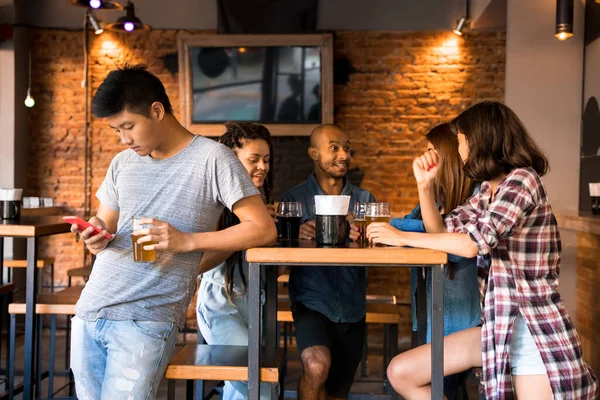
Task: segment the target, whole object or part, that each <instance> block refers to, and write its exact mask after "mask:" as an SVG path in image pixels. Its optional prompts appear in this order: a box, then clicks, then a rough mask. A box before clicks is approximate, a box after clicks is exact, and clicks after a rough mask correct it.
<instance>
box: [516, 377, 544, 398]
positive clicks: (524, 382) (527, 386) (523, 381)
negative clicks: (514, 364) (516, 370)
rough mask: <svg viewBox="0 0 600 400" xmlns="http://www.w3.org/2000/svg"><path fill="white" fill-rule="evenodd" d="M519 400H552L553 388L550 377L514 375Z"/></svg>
mask: <svg viewBox="0 0 600 400" xmlns="http://www.w3.org/2000/svg"><path fill="white" fill-rule="evenodd" d="M512 379H513V386H514V388H515V392H516V393H517V399H539V400H552V399H553V398H554V397H553V395H552V387H551V386H550V380H548V375H513V376H512Z"/></svg>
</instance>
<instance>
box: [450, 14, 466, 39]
mask: <svg viewBox="0 0 600 400" xmlns="http://www.w3.org/2000/svg"><path fill="white" fill-rule="evenodd" d="M466 23H467V18H466V17H462V18H461V19H459V20H458V23H457V24H456V28H454V30H453V31H452V32H454V34H455V35H458V36H462V30H463V28H464V27H465V24H466Z"/></svg>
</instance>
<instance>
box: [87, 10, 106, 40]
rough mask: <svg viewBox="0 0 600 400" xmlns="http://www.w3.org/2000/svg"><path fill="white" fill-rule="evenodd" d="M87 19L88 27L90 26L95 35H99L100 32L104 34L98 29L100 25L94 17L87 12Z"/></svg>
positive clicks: (100, 28) (102, 30)
mask: <svg viewBox="0 0 600 400" xmlns="http://www.w3.org/2000/svg"><path fill="white" fill-rule="evenodd" d="M87 17H88V21H90V25H92V28H93V29H94V33H95V34H96V35H99V34H101V33H102V32H104V29H102V27H100V23H99V22H98V20H97V19H96V17H94V15H93V14H92V13H91V11H90V12H88V14H87Z"/></svg>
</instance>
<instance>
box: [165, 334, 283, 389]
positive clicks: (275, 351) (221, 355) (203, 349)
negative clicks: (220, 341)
mask: <svg viewBox="0 0 600 400" xmlns="http://www.w3.org/2000/svg"><path fill="white" fill-rule="evenodd" d="M283 359H284V354H283V350H282V349H280V348H272V347H265V348H263V349H262V354H261V363H262V367H261V368H260V373H259V379H260V381H261V382H270V383H278V382H280V383H282V381H283V375H282V374H281V370H282V366H283ZM165 377H166V378H167V379H169V383H168V385H169V387H168V395H167V398H168V399H169V400H172V399H174V398H175V380H185V381H186V398H188V399H191V398H193V391H194V381H208V380H211V381H247V380H248V347H247V346H225V345H206V344H199V345H187V346H185V347H184V348H183V349H182V350H181V351H180V352H179V353H177V354H176V355H175V356H174V357H173V359H171V362H170V363H169V365H168V366H167V370H166V372H165ZM272 387H273V389H272V392H271V396H272V398H274V399H276V398H277V396H278V393H276V391H277V385H272ZM281 390H283V385H281Z"/></svg>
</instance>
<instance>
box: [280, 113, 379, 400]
mask: <svg viewBox="0 0 600 400" xmlns="http://www.w3.org/2000/svg"><path fill="white" fill-rule="evenodd" d="M308 154H309V156H310V158H311V159H312V160H313V163H314V166H315V172H314V173H313V174H312V175H311V176H309V177H308V179H307V180H306V181H305V182H303V183H301V184H299V185H297V186H296V187H294V188H292V189H290V190H289V191H288V192H287V193H286V194H285V195H284V196H283V201H299V202H301V203H302V212H303V216H302V225H301V227H300V239H309V240H314V239H315V236H316V228H315V220H314V215H313V212H314V196H315V195H324V194H325V195H349V196H351V198H350V209H352V208H353V206H354V203H356V202H374V201H375V198H374V197H373V195H372V194H371V193H369V192H368V191H366V190H363V189H360V188H358V187H355V186H353V185H352V184H351V183H350V182H349V181H348V180H347V179H346V178H345V176H346V173H347V172H348V168H349V166H350V140H349V139H348V135H346V133H344V131H342V130H341V129H340V128H338V127H337V126H335V125H332V124H326V125H320V126H318V127H317V128H315V130H314V131H313V132H312V134H311V137H310V148H309V149H308ZM289 291H290V301H291V302H292V314H293V317H294V324H295V326H296V341H297V344H298V352H299V353H300V358H301V361H302V376H301V377H300V382H299V388H298V396H299V398H301V399H319V398H325V396H327V397H329V398H348V394H349V393H350V387H351V386H352V381H353V379H354V374H355V372H356V368H357V367H358V364H359V363H360V359H361V355H362V349H363V343H364V339H365V314H366V271H365V268H364V267H336V266H322V267H292V270H291V273H290V283H289Z"/></svg>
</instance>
